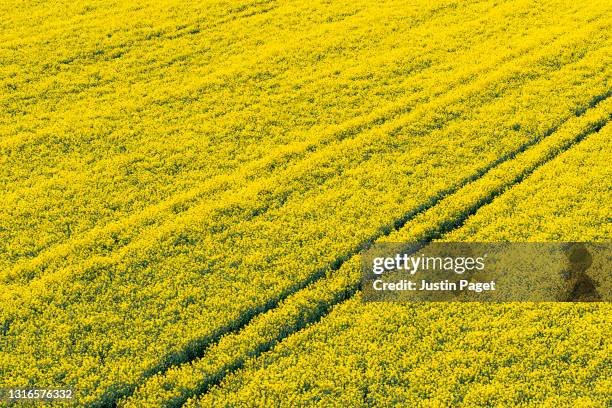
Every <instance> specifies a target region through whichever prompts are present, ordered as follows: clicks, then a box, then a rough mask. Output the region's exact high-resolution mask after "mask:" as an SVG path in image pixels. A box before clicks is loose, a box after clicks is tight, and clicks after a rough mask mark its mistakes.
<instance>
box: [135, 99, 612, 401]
mask: <svg viewBox="0 0 612 408" xmlns="http://www.w3.org/2000/svg"><path fill="white" fill-rule="evenodd" d="M611 114H612V100H611V99H606V100H605V101H604V102H601V104H600V105H598V106H597V107H596V108H595V109H592V110H589V111H587V112H586V113H585V114H584V115H583V116H580V117H577V118H575V119H572V120H570V121H568V122H566V123H565V124H564V125H563V126H561V127H560V128H559V129H558V130H557V131H556V132H555V133H553V134H552V135H550V136H548V137H547V138H545V139H544V140H543V141H541V142H540V143H538V144H536V145H534V146H532V147H530V148H528V149H525V150H524V151H522V152H520V153H517V154H516V156H514V157H513V158H512V159H510V160H508V161H505V162H503V163H501V164H499V165H497V166H496V167H494V168H492V169H491V170H489V171H488V172H487V173H486V174H484V175H483V176H482V177H480V178H478V179H476V180H474V181H473V182H471V183H468V184H466V185H465V186H464V187H462V188H460V189H458V190H457V191H455V192H454V193H453V194H452V195H449V196H448V197H446V198H444V199H443V200H441V201H440V202H438V203H437V204H436V205H435V206H434V207H432V208H431V209H429V210H428V211H425V212H423V213H421V214H419V215H417V216H416V217H414V218H413V219H412V220H410V221H408V222H407V223H406V224H405V225H403V226H402V227H401V229H399V230H398V231H392V232H391V233H390V234H389V235H388V236H386V237H381V240H386V241H389V242H401V241H428V240H432V239H434V238H437V237H440V236H442V234H444V233H445V231H448V230H449V229H452V228H455V226H457V225H461V224H462V223H463V222H464V221H465V220H466V219H467V218H468V216H469V214H471V213H473V212H475V210H476V209H479V208H480V207H481V206H482V205H483V204H484V203H485V202H486V201H487V200H491V199H492V197H495V196H496V195H497V194H499V193H500V192H504V191H507V188H508V187H509V186H512V185H513V184H514V183H517V181H519V180H521V179H522V178H523V177H525V176H526V175H527V174H529V173H531V172H532V171H533V170H534V169H535V168H537V167H538V166H540V165H542V163H545V162H546V161H547V160H550V159H551V158H552V157H555V155H557V154H559V152H562V151H564V150H566V149H568V148H570V147H571V146H573V145H574V143H575V142H576V141H578V140H580V139H581V138H584V137H593V135H591V133H592V132H594V131H596V130H597V129H599V127H601V126H603V124H604V123H605V122H606V121H607V120H609V118H610V115H611ZM608 128H609V127H608ZM608 131H609V129H608ZM605 135H606V133H604V134H603V137H605ZM565 155H567V154H565ZM565 155H564V156H565ZM570 157H571V156H570ZM556 161H557V160H555V162H556ZM551 166H554V165H553V164H547V165H546V166H545V167H547V168H550V167H551ZM587 168H588V167H587ZM539 172H540V173H541V170H539ZM539 177H542V176H539ZM526 184H528V185H529V186H531V185H532V184H531V183H526ZM536 185H537V183H536ZM521 186H523V184H518V185H517V186H516V187H514V189H520V188H521ZM533 188H535V187H533ZM600 193H604V192H603V191H602V192H600ZM507 194H509V192H508V193H506V194H505V195H503V196H502V197H503V200H497V201H507V198H506V197H507ZM497 201H496V202H495V203H496V204H495V206H496V207H497V206H499V204H497ZM570 202H571V201H570ZM557 205H559V203H557ZM487 208H489V206H485V207H483V209H482V210H480V211H479V213H478V214H479V215H480V213H481V211H482V212H486V211H488V210H487ZM498 216H499V215H498ZM594 219H596V220H597V219H599V220H601V219H602V218H601V217H599V218H594ZM469 220H470V223H471V222H473V221H472V218H469ZM468 225H469V224H468ZM468 225H466V226H465V227H462V228H459V229H458V230H456V231H464V234H465V235H459V233H458V232H456V233H451V234H446V235H444V238H445V239H449V240H451V241H452V240H455V241H460V240H466V239H468V237H469V233H466V231H468V232H469V231H470V228H471V227H469V226H468ZM584 228H585V227H582V229H584ZM600 234H603V235H594V238H600V237H602V236H605V231H603V232H600ZM568 238H574V237H571V236H570V237H568ZM521 239H524V236H523V237H521ZM359 281H360V263H359V257H357V256H355V257H352V258H350V259H349V260H348V261H346V262H345V263H344V264H342V266H341V267H340V268H339V269H338V270H334V271H332V272H330V273H329V274H328V275H327V276H326V277H325V278H324V279H322V280H320V281H317V282H315V283H313V284H311V285H309V286H308V287H306V288H305V289H304V290H302V291H299V292H297V293H295V294H294V295H292V296H290V297H288V298H287V299H286V300H284V301H283V302H281V304H280V305H279V306H278V307H277V308H275V309H272V310H270V311H268V312H267V313H265V314H262V315H260V316H258V317H257V318H255V319H253V321H251V322H250V324H249V325H247V326H246V327H245V328H244V329H243V330H241V331H240V332H238V333H236V334H232V335H227V336H225V337H223V338H222V339H221V340H220V341H219V342H218V343H217V344H215V345H213V346H211V347H210V348H209V349H207V350H206V352H205V353H204V355H203V356H202V357H201V358H199V359H197V360H194V361H193V362H191V363H190V364H184V365H181V366H178V367H176V368H171V369H170V370H168V371H167V372H165V373H163V374H161V375H157V376H154V377H152V378H150V379H149V380H148V381H147V383H145V385H143V386H142V387H141V388H139V389H138V390H137V392H136V393H135V394H134V396H132V397H131V398H130V399H128V400H127V401H125V402H124V403H125V404H126V406H144V405H147V404H148V405H150V406H159V405H170V406H175V405H180V404H181V403H182V402H184V401H185V400H186V399H187V397H189V396H190V395H193V394H196V393H199V392H203V391H205V390H207V389H208V388H209V387H210V386H211V385H212V384H215V383H216V382H218V381H219V380H220V379H222V378H223V377H224V376H225V374H226V373H227V372H228V371H232V370H234V369H236V368H239V367H241V366H242V365H243V364H244V362H245V361H246V360H247V359H248V358H249V357H252V356H257V355H258V354H260V353H261V352H263V351H266V350H268V349H269V348H271V347H272V346H274V345H275V344H276V343H277V342H278V341H280V340H282V339H283V338H285V337H286V336H288V335H289V334H291V333H292V332H294V331H297V330H300V329H301V328H303V327H304V326H306V325H307V324H309V323H312V322H313V321H316V320H318V319H319V318H320V317H321V316H322V315H324V314H326V313H327V312H328V311H329V309H330V308H331V307H332V306H333V305H334V304H335V303H337V302H338V301H340V300H342V299H346V298H347V297H349V296H351V295H352V294H353V293H355V291H356V290H357V287H358V285H359Z"/></svg>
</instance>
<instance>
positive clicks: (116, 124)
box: [0, 5, 554, 265]
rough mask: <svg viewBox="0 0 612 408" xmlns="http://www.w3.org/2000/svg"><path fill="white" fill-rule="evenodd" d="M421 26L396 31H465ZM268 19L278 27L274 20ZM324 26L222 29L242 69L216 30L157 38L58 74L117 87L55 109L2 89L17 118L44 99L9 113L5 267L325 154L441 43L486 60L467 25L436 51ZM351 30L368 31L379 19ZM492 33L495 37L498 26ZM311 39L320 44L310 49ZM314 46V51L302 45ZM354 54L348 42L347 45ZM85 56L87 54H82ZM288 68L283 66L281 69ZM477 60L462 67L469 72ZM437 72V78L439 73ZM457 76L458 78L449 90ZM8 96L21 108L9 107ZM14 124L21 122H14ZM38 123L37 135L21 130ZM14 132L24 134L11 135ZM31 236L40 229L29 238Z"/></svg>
mask: <svg viewBox="0 0 612 408" xmlns="http://www.w3.org/2000/svg"><path fill="white" fill-rule="evenodd" d="M355 6H356V5H355ZM490 8H491V7H489V9H490ZM462 10H463V9H462ZM306 11H307V10H301V13H305V12H306ZM483 11H487V10H486V9H485V10H483V8H478V9H476V10H470V11H469V14H468V15H473V16H477V15H478V13H479V12H483ZM328 12H329V13H332V10H330V11H328ZM286 13H288V12H286ZM292 13H295V14H296V17H294V18H297V17H300V16H301V17H303V15H302V14H300V13H298V12H297V11H295V10H294V11H293V12H292ZM488 13H489V14H490V13H491V11H490V10H489V11H488ZM365 16H369V17H367V18H369V19H374V18H375V17H376V15H372V13H364V17H363V18H366V17H365ZM424 16H430V10H428V9H425V10H419V11H418V12H415V15H409V16H405V17H403V19H402V21H403V20H404V19H405V20H406V21H410V23H409V24H403V25H401V29H400V30H399V31H398V32H397V34H396V35H398V36H402V37H403V36H407V37H410V38H420V37H423V36H424V33H425V32H427V27H429V28H431V24H452V23H453V22H455V24H452V26H454V27H460V26H459V25H458V24H456V21H457V20H458V19H459V14H457V15H453V16H450V17H445V18H444V19H443V20H441V19H440V18H437V19H434V21H433V22H429V20H426V19H425V17H424ZM277 17H278V18H280V19H282V18H286V16H284V15H281V16H277ZM323 17H324V16H321V18H323ZM431 17H433V16H431ZM267 18H268V19H271V20H272V21H274V20H273V18H274V16H268V17H267ZM398 19H399V17H398ZM303 20H304V19H303ZM423 20H425V21H423ZM317 22H318V21H312V22H310V23H309V24H306V25H305V26H304V24H300V26H299V27H300V28H301V31H297V32H296V31H295V30H297V27H295V28H294V31H292V32H291V34H292V35H291V34H290V33H287V32H285V31H283V30H282V27H280V28H279V27H276V28H274V29H272V28H271V29H270V30H261V29H258V28H260V27H259V26H258V25H257V23H256V22H254V23H251V24H252V26H249V27H248V28H245V27H242V26H240V25H238V27H237V28H235V29H234V31H229V32H228V31H226V30H222V31H220V33H225V35H227V36H228V41H230V40H231V41H230V42H231V43H232V44H233V43H234V42H235V41H237V42H238V44H236V45H235V46H236V47H238V46H239V45H243V46H245V47H246V48H245V49H243V52H242V53H239V54H238V55H237V56H234V59H237V58H239V60H236V61H233V62H231V61H228V56H226V55H223V53H222V52H221V50H224V49H227V48H228V47H227V46H224V45H223V43H224V42H225V41H213V39H214V38H215V35H216V34H213V33H208V32H207V33H206V35H205V36H204V37H203V38H202V37H201V36H200V37H199V38H198V40H197V42H193V41H195V40H191V41H192V42H193V43H187V44H185V43H183V42H179V39H176V38H174V39H169V40H165V41H158V42H153V41H150V42H147V45H146V46H144V45H142V44H141V46H140V47H137V46H135V45H129V49H130V53H135V54H136V55H134V56H133V57H130V58H128V55H130V53H127V52H126V55H125V56H122V57H121V58H118V59H113V60H112V61H111V62H100V61H98V63H94V62H95V61H92V62H91V64H89V65H84V63H83V62H81V63H80V64H76V62H75V64H70V65H68V68H67V71H66V72H63V74H62V75H63V76H64V77H65V81H66V82H67V83H63V82H58V81H59V80H58V79H54V80H53V81H55V82H53V83H54V84H55V85H54V86H55V87H56V88H58V89H62V90H65V89H69V88H70V86H69V85H70V84H74V83H78V82H79V80H78V78H75V77H78V76H79V75H85V76H86V77H87V78H89V76H93V75H98V76H105V75H111V74H112V75H115V77H110V78H108V79H106V80H105V81H104V82H103V83H101V84H93V85H91V84H90V85H91V86H89V88H86V89H84V90H81V91H79V92H73V93H74V94H75V96H74V98H75V99H74V100H71V99H70V98H69V95H71V93H70V92H67V91H62V92H63V93H59V92H58V95H57V97H56V98H57V99H58V100H61V101H62V102H61V104H60V103H59V102H58V101H55V102H49V100H50V99H53V98H51V96H50V95H49V93H50V91H49V90H48V89H45V88H36V89H33V90H29V89H28V88H27V86H26V85H27V84H21V83H18V84H12V83H11V84H12V85H11V86H14V87H16V90H15V91H13V92H7V95H6V96H7V98H6V100H7V102H6V104H7V106H6V109H4V111H7V112H9V111H11V110H14V109H17V107H16V106H19V104H20V103H21V101H22V100H24V99H25V100H27V101H31V103H36V108H35V109H33V110H34V112H24V113H23V114H19V115H11V116H9V117H7V121H6V125H7V130H6V137H4V138H3V140H2V142H1V146H2V151H3V153H4V154H3V155H2V166H1V167H0V171H1V172H2V177H1V178H0V180H2V182H3V183H4V184H5V186H6V188H7V190H8V192H9V194H7V196H6V197H7V199H6V200H3V202H2V206H3V207H1V209H2V211H1V213H2V214H3V215H4V214H5V215H4V219H3V223H2V227H3V230H2V231H1V232H2V233H3V240H2V242H10V243H11V245H10V246H8V245H7V246H6V247H5V251H6V254H5V255H3V256H2V260H3V261H4V262H5V265H10V264H12V263H14V262H15V261H16V260H19V259H21V258H25V259H29V258H32V257H33V256H36V255H38V254H39V253H40V252H41V251H42V250H44V249H45V248H47V247H49V246H52V245H53V244H56V243H59V242H62V241H65V240H67V239H70V238H71V237H74V236H80V235H82V234H83V233H84V232H85V231H87V230H88V229H90V228H92V227H94V226H96V225H104V224H105V223H107V222H109V221H117V220H119V219H122V218H123V217H125V216H128V215H130V214H134V213H138V212H140V211H143V210H144V209H146V208H148V207H150V206H152V205H154V204H156V203H158V202H160V201H163V200H167V199H172V197H173V196H174V195H175V194H180V193H181V192H183V191H185V190H188V189H194V188H198V189H200V188H201V186H200V185H201V184H202V183H205V184H209V183H210V179H211V178H214V177H219V178H221V180H217V182H216V183H211V184H213V186H216V189H217V190H218V189H219V188H222V189H227V188H229V186H231V184H230V182H229V181H227V180H226V178H228V177H227V176H228V175H232V174H236V173H238V174H243V173H244V167H245V165H248V164H250V163H251V162H253V161H257V160H263V161H264V162H265V164H270V162H271V161H272V160H274V159H275V158H274V155H270V152H277V150H278V149H279V148H280V147H282V146H285V147H284V148H285V149H291V146H292V145H293V146H294V147H300V146H299V145H303V144H308V145H309V146H317V145H318V143H317V142H319V141H320V140H321V139H324V138H325V136H327V137H328V138H329V135H330V133H332V132H330V130H331V129H329V128H330V127H343V126H344V125H343V123H345V122H347V121H351V120H355V118H360V117H361V116H362V115H364V114H366V113H368V112H372V111H374V110H376V108H378V107H379V106H381V105H387V104H388V103H389V102H390V101H392V100H394V99H395V98H396V97H397V96H398V95H402V94H405V93H406V92H407V91H412V90H414V89H416V88H418V87H427V86H428V85H429V84H432V83H435V81H439V78H440V76H439V73H440V72H444V70H448V69H449V68H450V67H453V66H455V67H456V66H459V65H458V62H453V61H452V59H451V58H450V57H449V55H448V52H447V51H446V50H445V49H443V48H442V45H444V46H447V45H448V46H452V47H454V48H455V49H456V52H457V53H460V52H461V51H462V50H466V51H467V50H470V49H471V48H474V47H476V48H479V49H480V51H479V52H474V53H472V54H471V55H482V54H483V52H482V49H483V48H482V47H483V44H479V43H478V42H476V41H475V40H471V41H465V40H463V39H461V36H460V35H457V34H458V32H459V29H455V30H449V32H448V33H443V34H440V35H438V36H437V37H438V38H436V39H435V40H434V41H428V42H427V43H424V44H422V45H420V44H419V46H418V48H417V47H416V46H415V45H414V44H411V43H407V44H403V43H402V44H399V45H398V44H395V43H391V42H390V41H389V39H388V30H389V28H384V27H379V31H377V32H376V35H370V36H367V37H366V38H368V40H367V41H363V40H360V41H357V38H358V37H359V36H360V34H361V32H360V30H357V31H356V32H354V33H353V32H352V31H350V33H352V34H350V36H351V37H350V38H348V37H347V36H348V35H349V34H348V32H347V30H346V29H345V28H344V25H346V24H348V23H347V22H344V23H341V22H338V23H337V24H332V25H330V26H328V27H327V28H326V30H334V32H336V33H338V32H339V33H344V34H343V35H341V36H340V39H338V38H335V37H330V36H325V35H324V34H323V33H321V32H320V31H315V32H312V31H313V30H312V29H311V28H312V25H316V23H317ZM425 22H427V24H426V25H425V26H424V25H423V24H425ZM355 24H357V26H358V27H361V26H364V27H368V26H371V21H369V20H368V21H358V22H355ZM238 28H240V30H242V31H243V34H242V36H243V37H244V31H245V30H246V31H247V32H249V31H253V32H254V34H253V36H249V38H251V37H255V38H251V40H250V41H255V44H258V42H257V41H260V42H263V43H264V45H257V46H256V45H251V46H250V47H249V46H246V45H247V44H242V42H241V41H239V40H241V38H233V36H238ZM381 29H382V30H381ZM491 31H492V33H500V32H501V28H498V27H496V28H495V29H492V30H491ZM260 32H263V33H265V37H263V38H258V36H257V35H256V34H258V35H264V34H259V33H260ZM276 32H278V33H276ZM522 32H524V30H523V31H519V30H517V32H516V33H515V34H514V36H513V37H512V39H508V40H509V41H511V42H516V41H513V39H514V40H515V39H518V38H519V37H518V35H519V33H522ZM275 34H277V35H275ZM453 34H454V35H453ZM134 35H137V34H134ZM550 35H551V36H552V35H554V33H551V34H550ZM198 36H199V34H198V35H197V36H196V37H198ZM305 36H307V37H309V38H311V37H312V38H315V39H317V40H318V41H319V42H318V43H316V44H314V41H313V40H308V41H307V40H306V39H305V38H304V37H305ZM91 37H92V38H91V39H90V41H92V42H95V41H98V38H97V37H96V36H91ZM285 37H288V38H285ZM361 37H363V35H361ZM492 37H493V38H495V36H493V35H492ZM181 38H183V37H181ZM334 38H335V39H334ZM272 39H274V41H272ZM382 40H385V41H386V43H385V44H384V45H383V44H380V41H382ZM58 41H59V40H58ZM182 41H187V40H185V39H183V40H182ZM242 41H246V40H245V39H242ZM342 42H344V43H345V44H346V45H345V46H344V48H341V47H340V46H338V44H337V43H342ZM159 43H161V44H163V45H160V44H159ZM209 43H210V44H209ZM305 43H313V44H312V46H309V47H304V44H305ZM197 44H199V46H200V47H203V44H205V45H210V47H211V49H210V50H209V52H206V53H204V55H214V56H215V59H219V61H216V68H217V69H216V70H213V71H212V72H209V70H211V69H212V68H211V65H215V64H211V63H207V62H206V61H203V60H202V52H198V49H197V48H196V45H197ZM349 44H353V45H352V46H351V47H350V48H349V47H348V46H349ZM499 44H500V41H499V40H497V41H495V42H493V41H491V43H490V44H489V46H490V47H491V48H494V47H497V46H499ZM375 45H378V46H379V47H381V49H387V50H388V52H387V53H385V54H383V56H381V55H380V54H372V53H371V52H369V50H370V49H371V47H374V46H375ZM92 46H93V45H90V47H92ZM298 46H299V47H301V48H298ZM81 47H83V48H85V49H87V47H86V46H85V45H84V44H81ZM126 47H128V45H126ZM392 47H393V48H392ZM345 48H347V49H345ZM269 49H272V50H274V51H270V50H269ZM186 51H189V52H188V53H187V54H186V56H185V61H183V64H182V65H181V66H182V68H181V70H180V71H179V72H174V71H169V72H163V71H162V72H160V70H159V69H157V68H156V72H158V73H159V75H160V78H152V77H151V71H150V69H149V70H145V71H144V72H133V70H134V69H136V68H138V69H143V65H145V66H148V65H147V64H143V60H144V59H147V58H152V57H154V60H155V61H160V60H161V61H163V60H165V59H168V58H170V57H172V58H174V57H175V56H176V54H177V53H181V54H182V53H184V52H186ZM263 51H265V53H264V52H263ZM298 51H299V52H298ZM92 52H93V51H92ZM236 52H237V50H234V53H236ZM417 52H418V53H419V55H416V53H417ZM309 53H310V54H315V55H322V56H324V58H322V59H321V61H318V62H312V63H311V64H306V65H304V64H303V63H302V64H298V61H301V60H311V59H312V57H309V55H310V54H309ZM349 53H350V54H349ZM150 54H153V56H151V55H150ZM45 55H46V54H45ZM349 55H351V56H350V58H349V57H348V56H349ZM406 55H415V58H414V59H412V61H407V60H406V57H405V56H406ZM424 56H426V57H424ZM466 57H467V56H466ZM31 59H32V58H31ZM279 59H280V60H283V61H285V63H279ZM34 60H36V59H35V58H34ZM353 60H361V61H362V64H358V65H356V66H355V64H352V63H351V61H353ZM469 60H470V59H468V58H463V61H464V62H465V61H469ZM73 65H75V66H74V67H73ZM150 68H151V69H153V68H154V67H150ZM196 68H197V69H196ZM483 68H484V67H483ZM30 69H31V70H34V68H33V67H32V68H30ZM79 70H85V71H86V72H85V73H80V71H79ZM202 70H205V71H204V72H202ZM258 70H260V71H262V72H264V73H268V74H266V75H268V76H272V78H269V79H261V80H257V79H254V78H253V77H252V76H253V75H254V72H255V73H256V72H257V71H258ZM90 71H91V72H90ZM420 71H426V72H428V73H427V74H426V75H425V74H424V75H423V76H424V77H418V78H415V77H414V75H415V74H418V73H419V72H420ZM45 72H47V74H42V73H41V76H42V77H43V78H47V77H49V76H51V77H53V75H49V74H48V70H47V71H45ZM372 72H373V73H374V74H372ZM435 72H437V73H438V74H437V75H434V73H435ZM477 72H478V71H477ZM211 75H212V77H211ZM21 76H22V75H21V74H20V75H19V76H18V78H20V77H21ZM434 77H435V81H434V80H433V79H432V78H434ZM168 78H173V79H172V80H170V81H169V79H168ZM364 78H368V79H367V80H365V79H364ZM456 78H457V76H451V77H449V78H448V80H449V81H453V80H456ZM462 78H463V79H465V78H469V76H465V75H463V77H462ZM32 82H35V80H34V79H33V80H32ZM86 82H87V83H89V82H91V80H90V79H86ZM99 82H100V81H99ZM443 83H447V82H446V81H443ZM451 83H452V82H451ZM28 84H29V83H28ZM390 84H392V85H390ZM28 86H33V85H28ZM7 87H8V85H7ZM22 88H24V89H22ZM7 89H10V88H7ZM13 93H15V94H17V95H18V99H17V100H15V101H12V102H11V98H10V96H11V95H12V94H13ZM65 93H68V96H67V95H66V94H65ZM372 95H376V97H373V96H372ZM423 96H428V97H432V96H433V97H435V89H433V88H429V89H428V91H427V93H423V92H422V95H421V96H420V98H422V97H423ZM15 98H17V96H15ZM4 99H5V98H3V100H4ZM404 99H405V98H404ZM228 101H231V103H229V102H228ZM400 102H401V101H400ZM47 105H50V106H47ZM92 107H95V108H92ZM23 109H25V108H23ZM15 119H19V122H18V124H17V125H16V124H15ZM30 123H31V124H34V125H37V126H41V129H30V128H28V127H26V126H27V124H30ZM11 132H14V133H15V135H14V136H11ZM0 134H1V135H5V132H0ZM332 134H333V133H332ZM28 135H29V136H28ZM312 135H314V137H313V138H311V136H312ZM305 136H308V137H305ZM279 153H280V152H279ZM269 156H271V157H269ZM275 161H276V160H275ZM257 169H258V170H259V171H257V172H254V171H253V170H251V171H250V174H251V175H255V176H257V174H259V173H261V171H262V169H264V170H265V169H266V166H265V165H261V164H259V165H258V166H257ZM224 176H225V177H224ZM229 178H230V179H231V178H232V177H229ZM203 190H204V191H203V192H200V194H206V195H207V196H210V195H212V194H214V193H215V190H214V189H213V188H211V187H208V191H207V189H206V188H204V189H203ZM211 190H212V191H211ZM75 204H76V205H75ZM32 228H36V229H37V230H38V231H39V233H38V234H36V235H35V236H33V235H32V234H27V233H26V232H27V231H28V230H30V229H32Z"/></svg>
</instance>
